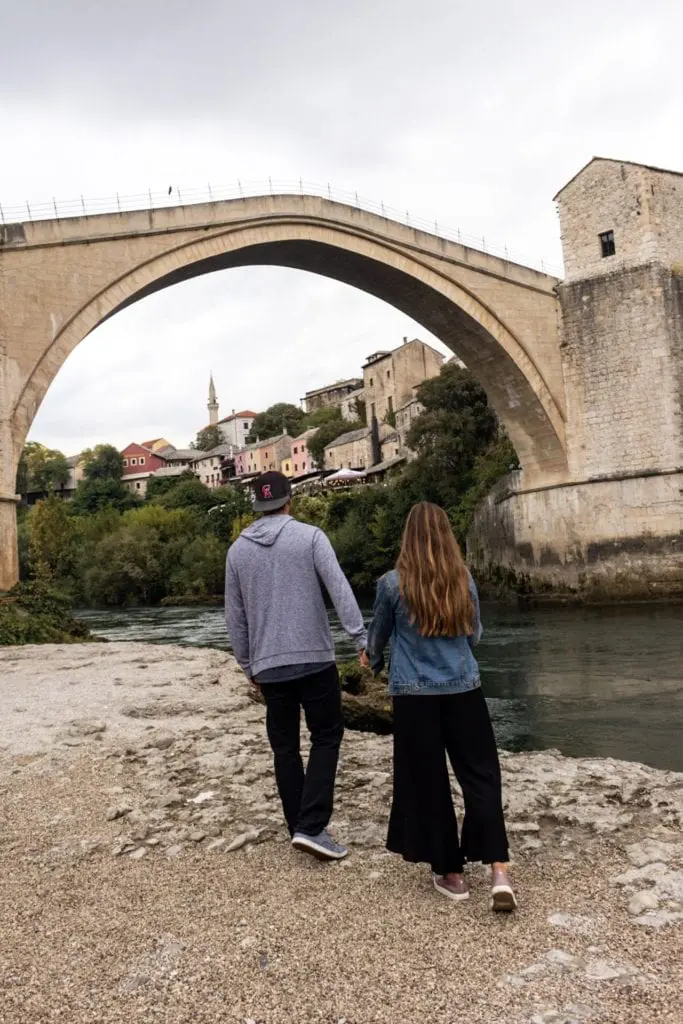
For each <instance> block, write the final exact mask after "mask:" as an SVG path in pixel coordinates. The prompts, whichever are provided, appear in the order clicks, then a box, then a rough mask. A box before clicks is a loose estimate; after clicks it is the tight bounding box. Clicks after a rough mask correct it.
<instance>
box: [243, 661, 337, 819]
mask: <svg viewBox="0 0 683 1024" xmlns="http://www.w3.org/2000/svg"><path fill="white" fill-rule="evenodd" d="M261 692H262V693H263V696H264V697H265V701H266V729H267V731H268V739H269V740H270V745H271V747H272V748H273V754H274V755H275V779H276V781H277V788H278V792H279V794H280V799H281V800H282V808H283V810H284V812H285V818H286V820H287V827H288V828H289V832H290V835H293V834H294V833H295V832H304V833H305V834H306V835H309V836H315V835H317V834H318V833H319V832H322V830H323V829H324V828H327V825H328V823H329V820H330V818H331V817H332V805H333V800H334V779H335V775H336V772H337V761H338V759H339V746H340V744H341V741H342V736H343V735H344V719H343V717H342V709H341V689H340V686H339V675H338V673H337V668H336V665H332V666H331V667H330V668H326V669H324V670H323V671H322V672H316V673H315V674H314V675H310V676H304V677H303V678H302V679H291V680H289V681H288V682H285V683H264V684H263V686H262V687H261ZM301 708H303V709H304V715H305V716H306V725H307V726H308V729H309V732H310V734H311V751H310V754H309V757H308V765H307V767H306V771H305V772H304V766H303V762H302V760H301V751H300V746H299V724H300V717H301V714H300V713H301Z"/></svg>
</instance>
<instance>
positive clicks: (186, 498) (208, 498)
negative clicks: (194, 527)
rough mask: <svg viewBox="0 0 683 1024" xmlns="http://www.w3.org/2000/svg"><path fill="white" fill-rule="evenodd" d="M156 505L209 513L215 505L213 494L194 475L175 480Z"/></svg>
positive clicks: (156, 500)
mask: <svg viewBox="0 0 683 1024" xmlns="http://www.w3.org/2000/svg"><path fill="white" fill-rule="evenodd" d="M155 504H159V505H163V506H164V507H165V508H186V509H195V510H197V511H199V512H208V510H209V509H210V508H211V506H212V505H213V504H214V497H213V492H212V491H211V490H210V488H208V487H207V486H206V484H203V483H202V482H201V480H200V479H199V477H197V476H195V475H194V473H183V474H182V476H179V477H177V478H176V479H175V481H174V484H173V486H172V487H169V488H168V490H167V491H166V492H165V493H164V494H161V495H159V497H158V498H155Z"/></svg>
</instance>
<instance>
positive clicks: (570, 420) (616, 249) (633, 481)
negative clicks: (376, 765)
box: [0, 158, 683, 596]
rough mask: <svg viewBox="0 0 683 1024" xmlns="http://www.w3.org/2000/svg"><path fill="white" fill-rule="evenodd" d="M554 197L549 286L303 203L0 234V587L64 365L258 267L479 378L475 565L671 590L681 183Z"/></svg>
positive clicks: (676, 538) (366, 219)
mask: <svg viewBox="0 0 683 1024" xmlns="http://www.w3.org/2000/svg"><path fill="white" fill-rule="evenodd" d="M556 199H557V201H558V205H559V211H560V221H561V226H562V242H563V249H564V256H565V264H566V267H567V279H566V280H564V281H559V280H558V279H556V278H553V277H549V276H548V275H546V274H543V273H539V272H538V271H535V270H532V269H530V268H528V267H524V266H520V265H519V264H516V263H513V262H511V261H509V260H506V259H500V258H499V257H497V256H493V255H488V254H486V253H483V252H480V251H479V250H476V249H472V248H468V247H466V246H464V245H461V244H458V243H456V242H453V241H448V240H447V239H444V238H440V237H438V236H437V235H434V234H430V233H428V232H424V231H420V230H416V229H415V228H413V227H410V226H408V225H405V224H400V223H397V222H396V221H394V220H391V219H389V218H387V217H385V216H378V215H376V214H373V213H369V212H366V211H365V210H362V209H359V208H358V207H357V206H349V205H346V204H344V203H339V202H334V201H332V200H331V199H329V198H328V199H325V198H319V197H315V196H311V195H268V196H261V197H256V196H253V197H250V198H241V199H235V200H229V201H220V202H211V203H204V204H202V203H198V204H193V205H185V206H175V207H166V208H163V209H150V210H142V211H135V212H118V213H106V214H100V215H97V216H82V217H69V218H66V219H64V218H57V217H56V218H55V219H54V220H42V221H32V222H29V223H12V224H4V225H1V226H0V590H2V589H4V588H7V587H9V586H11V585H12V584H13V583H14V582H15V580H16V579H17V573H18V567H17V549H16V514H15V513H16V507H15V506H16V501H17V498H16V495H15V480H16V469H17V464H18V460H19V456H20V453H21V450H22V446H23V444H24V441H25V439H26V436H27V433H28V430H29V428H30V426H31V423H32V421H33V418H34V416H35V414H36V412H37V410H38V407H39V405H40V403H41V401H42V400H43V398H44V396H45V394H46V392H47V390H48V388H49V386H50V384H51V382H52V381H53V380H54V378H55V376H56V374H57V373H58V372H59V370H60V367H61V366H62V365H63V363H64V361H65V359H66V358H67V356H68V355H69V353H70V352H72V351H73V349H74V348H75V347H76V345H78V344H79V342H80V341H82V340H83V338H85V337H86V336H87V335H88V334H89V333H90V332H91V331H92V330H93V329H94V328H95V327H97V325H98V324H100V323H102V321H103V320H105V319H107V318H108V317H111V316H114V315H115V314H116V313H117V312H118V310H120V309H123V308H124V307H126V306H128V305H130V304H131V303H133V302H136V301H138V300H139V299H141V298H144V296H146V295H149V294H151V293H152V292H154V291H157V290H159V289H162V288H166V287H168V286H170V285H172V284H174V283H176V282H177V281H182V280H186V279H187V278H190V277H193V276H196V275H199V274H206V273H210V272H212V271H215V270H221V269H226V268H230V267H237V266H246V265H254V264H261V265H266V264H268V265H277V266H285V267H293V268H298V269H301V270H307V271H312V272H314V273H318V274H322V275H325V276H327V277H331V278H335V279H336V280H338V281H342V282H345V283H346V284H349V285H353V286H354V287H357V288H360V289H363V290H364V291H366V292H368V293H370V294H372V295H375V296H376V297H377V298H379V299H382V300H384V301H385V302H388V303H391V304H392V305H393V306H395V307H396V308H397V309H400V310H401V311H402V312H404V313H406V314H408V315H409V316H411V317H412V318H413V319H415V320H416V321H418V322H419V323H421V324H423V325H424V327H425V328H426V329H427V330H429V331H430V332H432V333H433V334H434V335H436V336H437V337H439V338H440V339H441V340H442V341H443V342H444V343H445V344H446V345H447V346H449V347H450V348H451V349H452V350H453V352H455V353H456V354H457V355H458V356H460V357H461V359H462V360H463V361H464V362H465V364H466V365H467V366H468V367H469V369H470V370H471V371H472V373H473V374H474V375H475V376H476V377H477V378H478V380H479V381H480V382H481V384H482V385H483V386H484V388H485V389H486V391H487V393H488V395H489V399H490V401H491V403H492V404H493V406H494V408H495V409H496V411H497V413H498V415H499V417H500V419H501V420H502V422H503V423H504V424H505V426H506V428H507V430H508V432H509V434H510V437H511V439H512V442H513V444H514V445H515V448H516V450H517V453H518V455H519V459H520V463H521V466H522V470H521V472H520V473H518V474H514V475H512V476H510V477H509V478H507V479H506V480H505V481H502V482H501V485H500V486H499V487H498V488H497V489H496V491H495V492H494V493H493V494H491V495H490V496H489V498H488V499H487V500H486V502H484V503H483V505H482V506H481V508H480V509H479V511H478V513H477V517H476V519H475V524H474V527H473V530H472V533H471V535H470V538H469V543H468V557H469V558H470V560H471V561H472V563H473V564H474V565H475V566H476V567H477V569H478V570H479V569H480V568H481V567H482V566H483V565H485V564H487V563H488V564H491V563H493V564H498V565H503V566H505V567H506V568H508V569H512V570H513V571H514V572H515V573H517V574H519V573H520V572H521V573H524V574H525V575H530V576H532V577H537V578H539V579H540V580H542V581H543V583H544V584H547V583H550V584H551V585H558V584H559V585H560V586H562V587H564V586H567V585H568V586H570V587H572V588H574V589H579V590H581V589H584V590H591V589H592V590H593V592H598V593H605V592H607V593H610V590H611V592H614V590H616V591H617V592H618V593H619V594H620V595H627V594H628V595H629V596H646V595H649V594H651V593H653V592H655V593H657V594H658V595H661V594H664V593H671V592H674V593H677V594H678V593H680V594H683V499H682V495H683V385H682V383H681V382H683V270H682V269H681V268H683V250H682V249H681V238H682V237H683V234H682V233H681V227H682V226H683V176H682V175H680V174H676V173H675V172H668V171H662V170H660V169H658V168H648V167H644V166H641V165H635V164H628V163H624V162H619V161H615V160H605V159H598V158H595V159H593V160H592V161H591V162H590V163H589V164H588V165H587V166H586V167H585V168H583V170H581V171H580V172H579V173H578V174H577V175H575V177H574V178H573V179H572V180H571V181H570V182H569V183H568V184H567V185H566V186H565V187H564V189H562V190H561V192H560V193H558V196H557V197H556ZM0 212H1V211H0ZM608 228H609V229H610V230H607V229H608Z"/></svg>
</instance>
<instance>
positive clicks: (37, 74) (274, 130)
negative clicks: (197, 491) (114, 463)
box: [0, 0, 683, 454]
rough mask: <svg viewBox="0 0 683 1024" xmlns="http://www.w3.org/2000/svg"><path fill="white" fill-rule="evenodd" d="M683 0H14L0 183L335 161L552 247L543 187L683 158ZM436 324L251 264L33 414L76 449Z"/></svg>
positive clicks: (104, 347) (83, 348)
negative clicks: (211, 383)
mask: <svg viewBox="0 0 683 1024" xmlns="http://www.w3.org/2000/svg"><path fill="white" fill-rule="evenodd" d="M682 12H683V4H681V3H680V0H650V2H649V3H648V4H643V3H642V2H635V0H619V2H617V0H602V3H596V2H595V0H573V2H572V3H570V4H561V5H560V4H558V3H552V2H550V3H548V0H542V2H541V0H517V2H516V3H510V0H505V2H503V0H488V2H487V0H483V2H481V3H478V4H466V5H463V4H460V3H458V2H457V0H421V2H419V3H415V0H347V2H346V3H325V2H324V0H323V2H321V0H290V2H289V3H282V2H280V0H278V2H276V0H260V2H259V3H256V4H255V3H251V4H249V3H244V0H239V2H237V0H119V2H118V3H111V2H107V3H104V2H102V0H21V3H17V2H16V0H0V25H1V26H2V36H3V39H4V41H5V44H4V46H3V50H2V59H1V60H0V140H1V143H0V145H1V152H2V156H1V157H0V202H1V203H2V204H3V206H5V207H9V206H12V205H13V204H18V203H21V202H23V201H24V200H25V199H27V198H28V199H30V200H34V201H38V200H46V199H50V198H51V197H52V196H56V197H57V198H61V199H69V198H72V197H78V196H80V195H82V194H83V195H85V196H108V195H113V194H115V193H116V192H119V193H121V194H126V193H139V192H143V191H145V190H147V188H148V187H151V188H152V189H156V190H162V189H165V188H166V187H167V186H168V185H169V184H171V183H173V184H177V185H180V186H181V188H182V187H194V188H200V187H202V186H203V185H204V184H205V183H207V182H211V183H212V184H214V185H215V186H221V185H224V186H228V185H230V184H231V183H233V182H235V181H236V179H238V178H239V179H241V180H243V181H246V180H263V179H266V178H267V177H268V176H269V175H270V176H271V177H272V178H273V179H279V180H298V179H299V177H300V176H301V177H303V178H304V179H307V180H309V181H316V182H321V183H324V184H326V183H327V182H330V183H331V184H332V185H333V186H336V187H337V188H339V189H344V190H348V191H353V190H357V191H358V192H359V193H360V194H361V195H363V196H367V197H368V198H371V199H375V200H377V201H379V200H383V201H384V202H385V203H386V204H387V205H390V206H392V207H396V208H398V209H408V210H409V211H410V212H411V214H413V215H414V216H416V217H417V216H421V217H424V218H429V219H432V220H433V219H434V218H435V217H436V218H438V221H439V223H440V224H443V225H448V226H449V227H451V228H455V229H457V228H458V227H460V229H461V230H462V231H463V233H466V234H470V235H476V236H482V235H483V236H485V237H486V238H487V240H490V241H491V242H498V243H499V244H500V245H504V244H507V245H508V246H509V247H510V249H511V250H515V251H516V252H518V253H521V254H523V255H525V256H527V257H528V259H529V260H530V261H532V262H533V261H537V260H539V259H541V258H543V259H545V260H547V261H548V262H550V263H555V264H559V263H560V262H561V251H560V246H559V227H558V221H557V215H556V212H555V207H554V204H553V202H552V196H553V195H554V194H555V193H556V191H557V190H558V189H559V188H560V187H561V186H562V185H563V184H564V183H565V182H566V181H567V180H568V179H569V178H570V177H571V176H572V175H573V174H574V173H575V172H576V171H577V170H578V169H579V168H580V167H581V166H582V165H583V164H584V163H586V161H587V160H588V159H590V157H591V156H593V155H600V156H608V157H615V158H621V159H627V160H635V161H640V162H643V163H650V164H655V165H658V166H662V167H668V168H672V169H676V170H683V131H682V127H683V104H682V101H681V92H680V40H681V38H682V36H683V13H682ZM406 334H407V335H410V336H415V335H417V336H420V337H423V338H424V339H425V340H433V339H430V337H429V335H428V334H427V333H426V332H425V331H424V330H423V329H422V328H421V327H420V326H419V325H418V324H415V323H413V322H412V321H410V320H408V319H407V318H406V317H405V316H403V315H402V314H400V313H398V312H397V311H395V310H393V309H392V308H391V307H389V306H386V305H384V304H383V303H381V302H379V301H378V300H375V299H373V298H371V297H369V296H367V295H364V294H362V293H360V292H357V291H354V290H352V289H350V288H348V287H346V286H344V285H341V284H337V283H336V282H333V281H329V280H326V279H323V278H318V277H315V276H313V275H309V274H304V273H301V272H297V271H292V270H286V269H282V268H272V269H271V268H263V267H258V268H245V269H240V270H229V271H224V272H221V273H219V274H213V275H208V276H206V277H203V278H200V279H197V280H194V281H191V282H187V283H185V284H181V285H176V286H174V287H173V288H169V289H167V290H165V291H163V292H161V293H159V294H157V295H154V296H152V297H150V298H147V299H144V300H142V301H140V302H138V303H137V304H135V305H134V306H132V307H130V308H128V309H126V310H124V311H123V312H121V313H120V314H118V315H117V316H115V317H114V318H112V319H111V320H110V321H108V322H107V323H106V324H104V325H103V326H102V327H100V328H98V329H97V330H96V331H94V332H93V333H92V334H91V335H90V336H89V337H88V338H87V339H86V340H85V341H84V342H83V343H82V344H81V345H80V346H79V347H78V348H77V349H76V351H75V352H74V353H73V354H72V355H71V356H70V358H69V359H68V360H67V362H66V364H65V366H64V367H63V369H62V370H61V372H60V373H59V374H58V376H57V378H56V380H55V382H54V384H53V385H52V387H51V389H50V391H49V393H48V395H47V397H46V399H45V401H44V403H43V406H42V407H41V410H40V412H39V414H38V416H37V418H36V421H35V423H34V427H33V430H32V433H31V436H32V437H33V438H34V439H36V440H40V441H42V442H44V443H46V444H49V445H51V446H56V447H59V448H61V449H62V450H64V451H65V452H66V453H67V454H72V453H75V452H77V451H79V450H81V449H82V448H83V447H85V446H89V445H92V444H95V443H97V442H99V441H105V440H106V441H111V442H113V443H115V444H117V445H118V446H120V447H122V446H124V445H125V444H126V443H128V442H129V441H131V440H144V439H146V438H148V437H154V436H158V435H161V434H163V435H164V436H166V437H168V438H169V439H170V440H171V441H172V442H173V443H175V444H177V445H179V446H182V445H185V444H187V442H188V441H189V440H190V439H191V438H192V437H193V436H194V434H195V433H196V431H197V429H199V428H200V427H202V426H203V425H204V424H205V422H206V420H207V413H206V400H207V387H208V377H209V371H210V370H212V371H213V374H214V377H215V380H216V386H217V390H218V397H219V401H220V403H221V414H222V415H226V414H228V413H229V412H230V411H231V409H233V408H238V409H241V408H252V409H256V410H259V409H262V408H265V407H266V406H267V405H268V404H270V403H272V402H274V401H278V400H287V401H293V402H296V401H298V400H299V398H300V397H301V396H302V395H303V394H304V392H305V391H306V390H308V389H310V388H313V387H318V386H321V385H324V384H326V383H329V382H331V381H333V380H335V379H338V378H340V377H347V376H352V375H354V374H355V373H357V372H358V369H359V366H360V364H361V362H362V360H363V358H364V356H366V355H367V354H368V353H369V352H371V351H373V350H376V349H378V348H391V347H394V346H395V345H397V344H399V343H400V342H401V338H402V336H403V335H406Z"/></svg>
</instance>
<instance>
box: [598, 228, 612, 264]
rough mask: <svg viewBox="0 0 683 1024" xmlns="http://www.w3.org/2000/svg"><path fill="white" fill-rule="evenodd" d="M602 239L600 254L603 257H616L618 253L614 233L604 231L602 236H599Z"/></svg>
mask: <svg viewBox="0 0 683 1024" xmlns="http://www.w3.org/2000/svg"><path fill="white" fill-rule="evenodd" d="M598 238H599V239H600V252H601V254H602V256H603V258H604V257H605V256H614V254H615V252H616V251H617V250H616V248H615V245H614V232H613V231H603V232H602V234H601V235H598Z"/></svg>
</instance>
